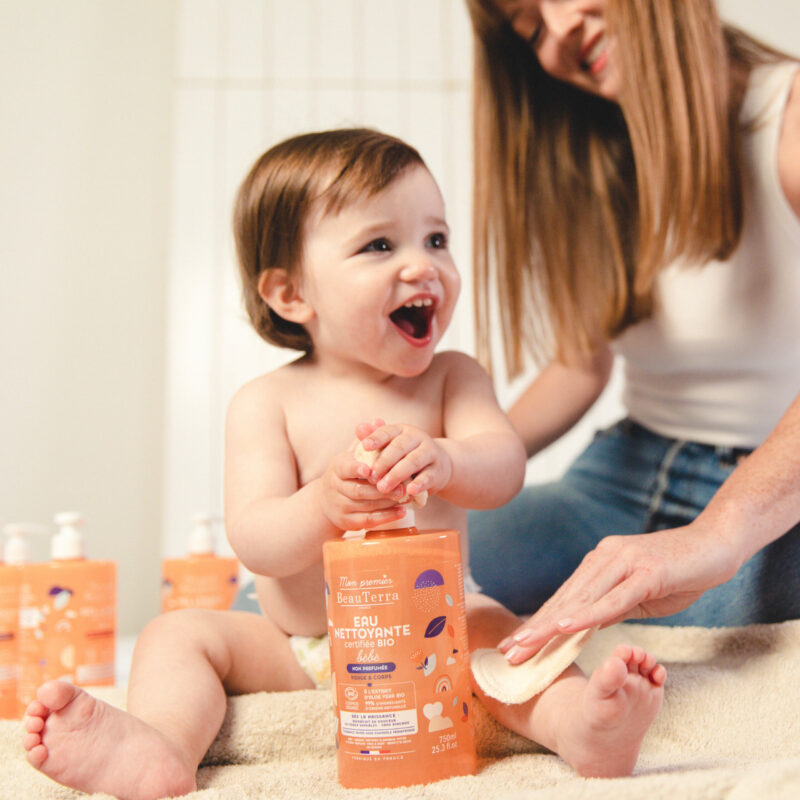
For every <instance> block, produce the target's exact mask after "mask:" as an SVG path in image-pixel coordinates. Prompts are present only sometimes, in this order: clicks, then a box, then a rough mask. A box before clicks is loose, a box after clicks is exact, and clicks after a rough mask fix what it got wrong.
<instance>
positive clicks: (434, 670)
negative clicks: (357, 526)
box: [323, 511, 476, 788]
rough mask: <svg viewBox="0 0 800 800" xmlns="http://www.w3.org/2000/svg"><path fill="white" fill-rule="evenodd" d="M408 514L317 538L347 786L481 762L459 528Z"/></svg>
mask: <svg viewBox="0 0 800 800" xmlns="http://www.w3.org/2000/svg"><path fill="white" fill-rule="evenodd" d="M412 514H413V512H410V511H407V512H406V520H405V521H403V522H402V523H401V524H403V525H404V527H403V528H396V529H390V530H380V531H368V532H367V534H366V536H364V537H363V538H347V537H345V538H343V539H340V540H335V541H331V542H326V543H325V545H324V546H323V560H324V568H325V596H326V602H327V609H328V633H329V636H330V650H331V671H332V673H333V693H334V704H335V707H336V713H337V717H338V723H339V724H338V728H337V748H338V751H337V757H338V773H339V782H340V783H341V784H342V785H343V786H345V787H347V788H383V787H393V786H409V785H412V784H418V783H430V782H432V781H437V780H441V779H443V778H449V777H453V776H455V775H469V774H472V773H473V772H474V771H475V767H476V755H475V740H474V735H473V730H472V720H471V701H472V690H471V686H470V674H469V650H468V647H467V623H466V613H465V611H464V588H463V574H462V567H461V551H460V547H459V535H458V532H457V531H453V530H442V531H422V532H418V531H417V529H416V528H414V527H413V516H412ZM409 518H410V519H409Z"/></svg>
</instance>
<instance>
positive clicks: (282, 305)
mask: <svg viewBox="0 0 800 800" xmlns="http://www.w3.org/2000/svg"><path fill="white" fill-rule="evenodd" d="M258 294H259V296H260V297H261V299H262V300H263V301H264V302H265V303H266V304H267V305H268V306H269V307H270V308H271V309H272V310H273V311H274V312H275V313H276V314H277V315H278V316H279V317H282V318H283V319H285V320H287V321H288V322H296V323H297V324H298V325H305V324H306V323H307V322H309V321H310V320H311V319H312V318H313V317H314V309H313V308H312V307H311V306H310V305H309V303H308V302H306V300H305V299H304V298H303V297H302V295H301V294H300V289H299V287H298V286H297V285H296V283H295V281H294V280H292V279H291V278H290V277H289V273H288V272H287V271H286V270H285V269H279V268H275V269H268V270H265V271H264V272H262V273H261V276H260V277H259V279H258Z"/></svg>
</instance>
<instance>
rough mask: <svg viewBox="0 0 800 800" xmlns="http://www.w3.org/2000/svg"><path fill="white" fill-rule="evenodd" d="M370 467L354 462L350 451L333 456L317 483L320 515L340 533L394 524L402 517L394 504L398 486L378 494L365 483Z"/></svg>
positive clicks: (375, 489)
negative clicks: (390, 490)
mask: <svg viewBox="0 0 800 800" xmlns="http://www.w3.org/2000/svg"><path fill="white" fill-rule="evenodd" d="M369 475H370V468H369V467H368V466H367V465H366V464H362V463H361V462H360V461H357V460H356V458H355V456H354V455H353V452H352V450H348V451H347V452H344V453H339V455H338V456H335V457H334V458H333V459H332V460H331V463H330V464H329V465H328V469H326V470H325V472H324V473H323V475H322V477H321V478H320V481H319V484H318V486H319V491H318V498H319V503H320V508H321V509H322V513H323V514H324V515H325V516H326V517H327V518H328V519H329V520H330V522H331V524H332V525H333V526H334V527H336V528H338V529H339V530H342V531H358V530H362V529H363V528H374V527H377V526H378V525H385V524H386V523H387V522H394V521H395V520H398V519H402V518H403V517H404V516H405V509H404V508H403V507H402V506H400V505H398V501H399V500H400V498H401V497H402V496H403V490H402V487H400V488H399V489H397V490H395V491H393V492H381V491H379V490H378V489H377V488H376V487H375V486H373V485H372V484H371V483H370V481H369V480H368V478H369Z"/></svg>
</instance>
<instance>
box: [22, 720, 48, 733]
mask: <svg viewBox="0 0 800 800" xmlns="http://www.w3.org/2000/svg"><path fill="white" fill-rule="evenodd" d="M25 730H26V731H28V733H41V732H42V731H43V730H44V718H43V717H25Z"/></svg>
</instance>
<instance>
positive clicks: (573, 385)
mask: <svg viewBox="0 0 800 800" xmlns="http://www.w3.org/2000/svg"><path fill="white" fill-rule="evenodd" d="M613 364H614V355H613V353H612V352H611V348H610V347H609V346H608V345H602V346H601V347H600V349H599V350H598V351H597V352H596V353H595V356H594V358H592V360H591V361H589V362H588V363H586V364H585V365H576V366H566V365H564V364H561V363H560V362H557V361H553V362H552V363H550V364H548V365H547V366H546V367H545V368H544V369H543V370H542V371H541V372H540V373H539V375H537V377H536V378H535V379H534V381H533V382H532V383H531V385H530V386H529V387H528V388H527V389H526V390H525V391H524V392H523V393H522V395H521V396H520V397H519V399H518V400H517V401H516V402H515V403H514V405H513V406H512V407H511V409H510V410H509V412H508V416H509V419H510V420H511V423H512V424H513V426H514V428H515V429H516V430H517V433H519V435H520V437H521V438H522V441H523V443H524V444H525V452H526V453H527V454H528V458H530V457H531V456H533V455H535V454H536V453H538V452H539V451H540V450H543V449H544V448H545V447H547V446H548V445H549V444H552V443H553V442H554V441H556V439H558V438H559V437H561V436H563V435H564V434H565V433H566V432H567V431H568V430H569V429H570V428H572V426H573V425H575V423H576V422H578V420H580V419H581V417H583V415H584V414H585V413H586V412H587V411H588V410H589V409H590V408H591V407H592V405H593V404H594V402H595V400H597V398H598V397H599V396H600V394H601V393H602V391H603V389H604V388H605V387H606V384H607V383H608V379H609V376H610V375H611V368H612V366H613Z"/></svg>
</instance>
